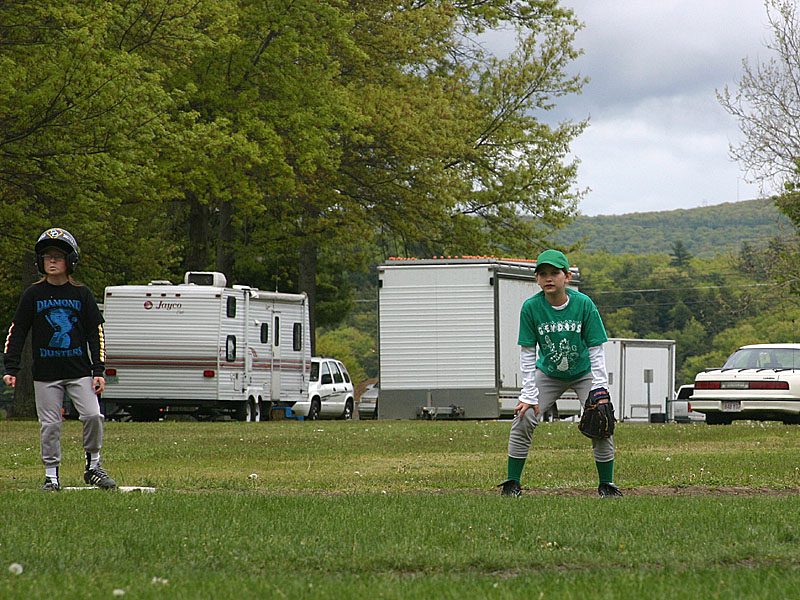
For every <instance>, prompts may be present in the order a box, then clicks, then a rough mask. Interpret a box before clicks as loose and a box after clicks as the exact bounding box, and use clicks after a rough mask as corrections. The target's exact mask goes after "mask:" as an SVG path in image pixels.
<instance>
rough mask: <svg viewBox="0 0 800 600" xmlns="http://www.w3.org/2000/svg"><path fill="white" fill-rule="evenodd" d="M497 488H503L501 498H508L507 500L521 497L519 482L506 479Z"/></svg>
mask: <svg viewBox="0 0 800 600" xmlns="http://www.w3.org/2000/svg"><path fill="white" fill-rule="evenodd" d="M497 487H501V488H503V491H502V492H500V495H501V496H508V497H509V498H519V497H520V496H522V486H520V484H519V481H515V480H513V479H507V480H505V481H504V482H503V483H501V484H500V485H498V486H497Z"/></svg>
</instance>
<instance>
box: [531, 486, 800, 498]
mask: <svg viewBox="0 0 800 600" xmlns="http://www.w3.org/2000/svg"><path fill="white" fill-rule="evenodd" d="M621 489H622V493H623V494H624V495H625V496H661V497H664V496H795V495H800V488H786V489H773V488H751V487H744V486H732V485H720V486H705V485H692V486H685V487H683V486H648V487H638V488H630V489H625V488H621ZM522 495H523V496H596V495H597V490H596V489H587V488H551V489H525V488H523V489H522Z"/></svg>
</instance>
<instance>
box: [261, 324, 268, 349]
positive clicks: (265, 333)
mask: <svg viewBox="0 0 800 600" xmlns="http://www.w3.org/2000/svg"><path fill="white" fill-rule="evenodd" d="M261 343H262V344H269V323H262V324H261Z"/></svg>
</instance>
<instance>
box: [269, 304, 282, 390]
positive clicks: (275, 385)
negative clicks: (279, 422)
mask: <svg viewBox="0 0 800 600" xmlns="http://www.w3.org/2000/svg"><path fill="white" fill-rule="evenodd" d="M270 364H271V368H270V371H271V372H270V378H271V388H270V393H271V394H272V401H273V402H275V401H277V400H280V398H281V313H280V312H279V311H277V310H276V311H275V312H273V313H272V362H271V363H270Z"/></svg>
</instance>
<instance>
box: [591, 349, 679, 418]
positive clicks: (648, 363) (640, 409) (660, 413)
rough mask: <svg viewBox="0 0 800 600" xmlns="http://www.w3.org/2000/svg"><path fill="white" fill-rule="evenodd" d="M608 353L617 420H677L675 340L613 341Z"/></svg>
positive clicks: (610, 386)
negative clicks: (675, 406)
mask: <svg viewBox="0 0 800 600" xmlns="http://www.w3.org/2000/svg"><path fill="white" fill-rule="evenodd" d="M605 351H606V370H607V371H608V391H609V393H610V394H611V399H612V401H613V402H614V410H615V412H616V416H617V419H619V420H622V421H645V422H648V421H653V422H664V421H671V420H673V418H674V415H673V414H672V412H673V407H672V400H673V396H674V395H675V340H647V339H627V338H612V339H609V340H608V341H607V342H606V343H605Z"/></svg>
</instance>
